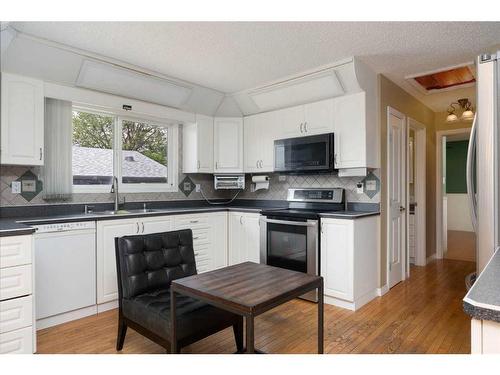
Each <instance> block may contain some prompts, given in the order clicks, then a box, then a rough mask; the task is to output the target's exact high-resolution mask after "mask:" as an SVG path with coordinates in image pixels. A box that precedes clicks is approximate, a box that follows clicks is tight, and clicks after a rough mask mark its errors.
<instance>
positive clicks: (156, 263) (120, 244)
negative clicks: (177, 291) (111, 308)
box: [115, 229, 243, 352]
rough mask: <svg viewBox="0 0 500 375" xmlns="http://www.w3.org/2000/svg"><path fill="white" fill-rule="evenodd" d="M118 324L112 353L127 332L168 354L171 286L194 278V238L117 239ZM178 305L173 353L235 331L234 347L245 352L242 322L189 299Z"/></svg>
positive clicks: (175, 234)
mask: <svg viewBox="0 0 500 375" xmlns="http://www.w3.org/2000/svg"><path fill="white" fill-rule="evenodd" d="M115 250H116V268H117V275H118V294H119V321H118V337H117V342H116V349H117V350H121V349H122V348H123V343H124V341H125V335H126V333H127V327H128V326H129V327H131V328H132V329H134V330H136V331H138V332H139V333H141V334H142V335H144V336H146V337H148V338H149V339H151V340H153V341H155V342H156V343H158V344H160V345H161V346H163V347H164V348H165V349H166V350H167V351H168V352H170V283H171V281H172V280H175V279H179V278H182V277H186V276H191V275H195V274H196V262H195V258H194V251H193V233H192V231H191V229H184V230H178V231H172V232H165V233H155V234H146V235H136V236H125V237H121V238H116V239H115ZM176 300H177V308H176V312H177V319H176V321H177V322H176V327H177V331H176V332H177V336H176V337H177V348H179V351H180V348H181V347H183V346H187V345H189V344H191V343H193V342H195V341H198V340H201V339H203V338H205V337H207V336H210V335H212V334H214V333H216V332H218V331H220V330H222V329H225V328H227V327H230V326H233V330H234V336H235V340H236V347H237V350H238V351H240V352H241V351H242V350H243V318H242V317H241V316H238V315H235V314H233V313H230V312H227V311H224V310H221V309H218V308H216V307H213V306H211V305H208V304H205V303H203V302H201V301H198V300H195V299H193V298H190V297H187V296H182V295H179V296H177V298H176Z"/></svg>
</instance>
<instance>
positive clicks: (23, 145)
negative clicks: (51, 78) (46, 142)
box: [0, 73, 44, 165]
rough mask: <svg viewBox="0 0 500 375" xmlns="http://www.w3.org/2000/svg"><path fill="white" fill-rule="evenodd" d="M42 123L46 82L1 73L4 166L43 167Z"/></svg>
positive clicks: (2, 156)
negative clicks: (44, 83) (44, 84)
mask: <svg viewBox="0 0 500 375" xmlns="http://www.w3.org/2000/svg"><path fill="white" fill-rule="evenodd" d="M43 120H44V94H43V82H42V81H39V80H36V79H32V78H27V77H22V76H18V75H14V74H8V73H2V126H1V139H2V140H1V156H0V159H1V163H2V164H13V165H43V158H44V152H43V137H44V135H43Z"/></svg>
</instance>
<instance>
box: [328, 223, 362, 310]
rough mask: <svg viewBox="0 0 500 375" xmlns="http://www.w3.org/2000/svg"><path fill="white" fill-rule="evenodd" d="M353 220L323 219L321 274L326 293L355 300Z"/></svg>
mask: <svg viewBox="0 0 500 375" xmlns="http://www.w3.org/2000/svg"><path fill="white" fill-rule="evenodd" d="M353 228H354V227H353V221H352V220H336V219H323V220H321V274H322V276H323V277H324V279H325V294H326V295H328V296H332V297H336V298H341V299H343V300H347V301H353V299H354V295H353V247H354V243H353Z"/></svg>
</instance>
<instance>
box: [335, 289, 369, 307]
mask: <svg viewBox="0 0 500 375" xmlns="http://www.w3.org/2000/svg"><path fill="white" fill-rule="evenodd" d="M377 296H378V290H377V289H374V290H372V291H370V292H368V293H366V294H363V295H362V296H361V297H359V298H357V299H356V300H355V301H346V300H344V299H341V298H337V297H331V296H327V295H325V303H326V304H328V305H334V306H337V307H341V308H343V309H348V310H351V311H356V310H358V309H360V308H361V307H362V306H364V305H366V304H367V303H368V302H370V301H372V300H373V299H374V298H376V297H377Z"/></svg>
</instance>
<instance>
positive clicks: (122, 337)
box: [116, 319, 127, 351]
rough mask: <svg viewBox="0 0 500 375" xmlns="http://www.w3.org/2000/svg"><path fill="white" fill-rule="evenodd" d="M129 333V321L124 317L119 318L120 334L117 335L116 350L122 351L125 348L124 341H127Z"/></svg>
mask: <svg viewBox="0 0 500 375" xmlns="http://www.w3.org/2000/svg"><path fill="white" fill-rule="evenodd" d="M126 334H127V323H125V322H124V321H123V319H119V320H118V336H117V337H116V350H118V351H120V350H122V349H123V343H124V342H125V335H126Z"/></svg>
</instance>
